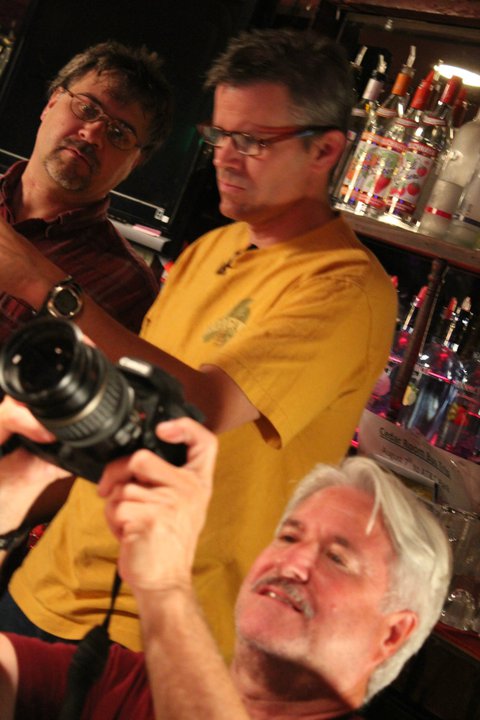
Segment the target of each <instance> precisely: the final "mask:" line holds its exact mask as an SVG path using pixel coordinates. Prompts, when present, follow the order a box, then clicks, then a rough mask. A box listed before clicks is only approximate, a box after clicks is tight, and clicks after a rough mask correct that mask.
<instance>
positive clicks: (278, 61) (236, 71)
mask: <svg viewBox="0 0 480 720" xmlns="http://www.w3.org/2000/svg"><path fill="white" fill-rule="evenodd" d="M257 82H269V83H279V84H281V85H284V86H285V87H286V88H287V90H288V91H289V94H290V97H291V100H292V110H293V112H294V114H295V116H296V119H297V121H298V122H299V123H300V124H305V125H324V126H332V127H337V128H339V129H340V130H343V131H345V130H346V127H347V123H348V120H349V117H350V113H351V108H352V103H353V91H352V86H353V83H352V78H351V72H350V65H349V63H348V60H347V57H346V55H345V53H344V50H343V48H342V47H341V46H340V45H339V44H338V43H336V42H334V41H333V40H330V39H329V38H326V37H322V36H320V35H318V34H316V33H313V32H310V31H299V30H292V29H267V30H252V31H250V32H243V33H241V34H240V35H239V36H238V37H236V38H234V39H233V40H231V41H230V43H229V45H228V47H227V49H226V50H225V52H224V53H223V54H222V55H221V56H220V57H219V58H218V59H217V60H216V61H215V62H214V64H213V66H212V67H211V69H210V71H209V72H208V74H207V80H206V83H205V88H206V89H213V88H214V87H216V86H217V85H220V84H225V85H252V84H253V83H257Z"/></svg>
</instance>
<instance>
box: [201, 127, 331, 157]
mask: <svg viewBox="0 0 480 720" xmlns="http://www.w3.org/2000/svg"><path fill="white" fill-rule="evenodd" d="M334 129H335V128H334V127H332V126H325V125H304V126H298V125H297V126H292V127H282V128H271V129H268V130H267V129H265V132H274V131H275V130H281V132H279V133H278V134H277V135H273V136H272V137H269V138H257V137H255V136H254V135H250V134H249V133H244V132H239V131H232V132H230V131H228V130H224V129H223V128H221V127H216V126H215V125H209V124H208V123H201V124H200V125H197V130H198V132H199V133H200V135H201V136H202V138H203V139H204V141H205V142H206V143H207V144H208V145H212V146H213V147H216V148H221V147H223V146H224V145H225V141H226V139H227V138H231V139H232V142H233V146H234V148H235V150H236V151H237V152H239V153H240V154H241V155H248V156H250V157H255V156H256V155H260V153H261V152H262V150H264V149H265V148H268V147H269V146H270V145H275V143H279V142H283V140H290V139H291V138H295V137H297V138H300V137H308V136H310V135H315V134H316V133H319V132H327V130H334Z"/></svg>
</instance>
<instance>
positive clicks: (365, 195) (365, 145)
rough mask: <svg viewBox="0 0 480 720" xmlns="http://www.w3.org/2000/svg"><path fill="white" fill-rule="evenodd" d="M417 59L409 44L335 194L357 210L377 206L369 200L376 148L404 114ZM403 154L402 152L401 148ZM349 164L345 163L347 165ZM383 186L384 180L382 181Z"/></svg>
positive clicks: (375, 163)
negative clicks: (397, 119)
mask: <svg viewBox="0 0 480 720" xmlns="http://www.w3.org/2000/svg"><path fill="white" fill-rule="evenodd" d="M414 61H415V46H414V45H412V46H411V47H410V54H409V57H408V60H407V62H406V63H405V65H403V66H402V69H401V71H400V72H399V73H398V75H397V78H396V80H395V83H394V85H393V88H392V91H391V93H390V95H389V96H388V97H387V99H386V100H385V101H384V102H383V103H382V104H381V105H380V106H379V107H378V108H377V109H376V111H375V113H374V114H372V112H370V116H369V119H368V122H367V124H366V125H365V129H364V131H363V132H362V134H361V138H360V142H359V143H358V145H357V148H356V151H355V152H354V153H353V154H352V159H351V161H350V164H349V166H348V170H347V172H346V174H345V176H344V177H343V178H342V182H341V183H340V185H339V187H338V188H337V191H336V197H337V199H338V200H340V201H341V202H343V203H346V204H348V205H349V206H354V207H355V211H356V212H358V211H361V212H362V213H363V212H365V211H366V210H367V209H368V208H369V207H373V208H375V209H377V205H376V203H375V201H374V200H373V201H372V202H369V200H370V199H371V197H372V195H374V194H375V193H374V191H373V188H374V185H375V183H372V181H371V178H372V176H373V175H375V174H376V170H377V166H378V162H379V158H378V153H377V151H380V150H381V149H382V148H383V147H384V142H383V138H384V136H385V133H386V131H387V128H388V127H389V125H390V123H391V121H392V120H394V119H395V118H397V117H403V115H404V112H405V107H406V103H407V98H408V89H409V86H410V83H411V81H412V78H413V75H414V72H415V70H414V68H413V67H412V65H413V62H414ZM392 145H393V147H394V151H395V150H398V149H399V146H397V144H396V143H392V142H389V143H388V146H392ZM400 154H401V151H400ZM346 166H347V163H346V164H345V167H346ZM379 183H382V188H384V187H385V186H384V185H383V179H380V180H379Z"/></svg>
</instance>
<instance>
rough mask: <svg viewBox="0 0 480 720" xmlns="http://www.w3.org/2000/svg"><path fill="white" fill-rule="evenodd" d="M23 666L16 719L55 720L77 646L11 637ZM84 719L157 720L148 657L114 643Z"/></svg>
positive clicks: (88, 699)
mask: <svg viewBox="0 0 480 720" xmlns="http://www.w3.org/2000/svg"><path fill="white" fill-rule="evenodd" d="M7 636H8V637H9V639H10V641H11V642H12V643H13V645H14V648H15V653H16V655H17V660H18V667H19V684H18V696H17V706H16V713H15V720H32V719H33V718H34V719H35V720H53V718H56V717H58V714H59V712H60V709H61V707H62V703H63V700H64V697H65V689H66V681H67V670H68V666H69V664H70V660H71V658H72V655H73V653H74V652H75V650H76V649H77V648H76V646H75V645H67V644H65V643H46V642H43V641H42V640H37V639H36V638H29V637H23V636H21V635H11V634H7ZM81 718H82V720H133V719H135V720H153V718H154V713H153V705H152V698H151V695H150V690H149V687H148V678H147V674H146V670H145V662H144V657H143V653H135V652H132V650H127V649H126V648H123V647H121V646H120V645H116V644H113V645H112V646H111V648H110V655H109V659H108V662H107V666H106V668H105V671H104V673H103V675H102V676H101V678H100V680H99V681H98V682H96V683H95V684H94V685H92V688H91V690H90V691H89V693H88V695H87V699H86V702H85V706H84V709H83V713H82V716H81Z"/></svg>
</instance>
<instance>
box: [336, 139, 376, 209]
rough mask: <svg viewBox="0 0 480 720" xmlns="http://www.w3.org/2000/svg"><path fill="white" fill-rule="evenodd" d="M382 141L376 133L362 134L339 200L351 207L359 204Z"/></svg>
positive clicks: (344, 179)
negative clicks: (378, 145) (375, 152)
mask: <svg viewBox="0 0 480 720" xmlns="http://www.w3.org/2000/svg"><path fill="white" fill-rule="evenodd" d="M380 139H381V138H380V136H379V135H376V134H375V133H372V132H369V131H364V132H363V133H362V135H361V138H360V142H359V143H358V145H357V149H356V150H355V153H354V156H353V158H352V161H351V163H350V165H349V167H348V170H347V172H346V174H345V176H344V178H343V182H342V187H341V189H340V193H339V196H340V197H339V200H340V201H341V202H344V203H347V204H349V205H353V204H355V203H356V202H357V199H358V194H359V191H360V190H361V188H362V187H363V183H364V182H365V178H366V177H367V175H368V173H369V170H370V165H371V163H372V162H373V158H374V151H375V148H376V146H377V143H378V142H379V140H380Z"/></svg>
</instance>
